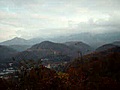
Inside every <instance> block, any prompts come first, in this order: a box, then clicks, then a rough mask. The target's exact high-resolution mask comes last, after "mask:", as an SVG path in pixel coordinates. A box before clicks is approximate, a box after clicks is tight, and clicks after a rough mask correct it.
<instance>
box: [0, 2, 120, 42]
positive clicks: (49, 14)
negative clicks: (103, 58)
mask: <svg viewBox="0 0 120 90" xmlns="http://www.w3.org/2000/svg"><path fill="white" fill-rule="evenodd" d="M119 28H120V0H0V42H2V41H5V40H9V39H11V38H14V37H21V38H25V39H30V38H34V37H43V38H44V37H56V36H59V35H69V34H76V33H83V32H90V33H104V32H113V31H117V32H120V30H119Z"/></svg>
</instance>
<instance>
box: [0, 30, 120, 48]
mask: <svg viewBox="0 0 120 90" xmlns="http://www.w3.org/2000/svg"><path fill="white" fill-rule="evenodd" d="M47 40H48V41H53V42H57V43H64V42H71V41H81V42H85V43H87V44H89V45H90V46H91V47H93V48H97V47H99V46H101V45H104V44H107V43H111V42H114V41H119V40H120V33H119V32H111V33H110V32H109V33H101V34H91V33H78V34H73V35H68V36H60V37H59V36H58V37H54V38H46V39H44V38H32V39H29V40H25V39H23V38H18V37H16V38H13V39H11V40H7V41H5V42H1V43H0V45H7V46H9V45H29V46H30V45H31V46H32V45H35V44H37V43H41V42H42V41H47Z"/></svg>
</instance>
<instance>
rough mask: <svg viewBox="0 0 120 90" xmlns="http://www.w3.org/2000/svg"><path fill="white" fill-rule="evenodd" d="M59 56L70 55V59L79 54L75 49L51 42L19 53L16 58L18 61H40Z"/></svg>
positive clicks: (45, 42)
mask: <svg viewBox="0 0 120 90" xmlns="http://www.w3.org/2000/svg"><path fill="white" fill-rule="evenodd" d="M50 55H51V56H57V55H68V56H70V57H75V56H76V55H77V52H76V51H75V49H74V48H71V47H69V46H67V45H64V44H61V43H53V42H50V41H44V42H41V43H39V44H36V45H33V46H32V47H31V48H29V49H27V50H26V51H23V52H20V53H18V54H17V55H16V56H15V58H16V59H17V60H22V59H27V60H29V59H34V60H38V59H40V58H45V57H48V56H50Z"/></svg>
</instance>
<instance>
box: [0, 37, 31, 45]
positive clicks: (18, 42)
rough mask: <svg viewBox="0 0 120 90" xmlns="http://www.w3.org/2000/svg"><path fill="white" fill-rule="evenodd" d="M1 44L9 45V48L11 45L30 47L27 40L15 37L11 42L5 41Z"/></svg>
mask: <svg viewBox="0 0 120 90" xmlns="http://www.w3.org/2000/svg"><path fill="white" fill-rule="evenodd" d="M0 44H1V45H7V46H9V45H29V44H28V41H27V40H25V39H23V38H18V37H15V38H13V39H11V40H7V41H4V42H2V43H0Z"/></svg>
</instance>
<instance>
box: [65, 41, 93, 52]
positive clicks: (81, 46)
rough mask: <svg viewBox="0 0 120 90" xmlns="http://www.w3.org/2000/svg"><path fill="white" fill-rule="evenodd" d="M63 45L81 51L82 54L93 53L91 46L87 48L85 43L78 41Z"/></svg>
mask: <svg viewBox="0 0 120 90" xmlns="http://www.w3.org/2000/svg"><path fill="white" fill-rule="evenodd" d="M64 44H65V45H67V46H69V47H71V48H75V49H76V50H78V51H81V52H82V54H87V53H90V52H92V51H93V49H92V48H91V46H89V45H88V44H86V43H83V42H80V41H71V42H66V43H64Z"/></svg>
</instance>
